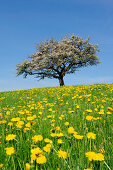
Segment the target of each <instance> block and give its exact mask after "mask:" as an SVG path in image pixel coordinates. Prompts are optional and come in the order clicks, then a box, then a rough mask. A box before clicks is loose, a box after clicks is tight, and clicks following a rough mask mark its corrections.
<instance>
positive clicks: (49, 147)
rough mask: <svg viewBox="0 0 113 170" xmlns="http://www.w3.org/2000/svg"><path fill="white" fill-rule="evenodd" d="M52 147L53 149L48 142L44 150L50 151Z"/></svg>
mask: <svg viewBox="0 0 113 170" xmlns="http://www.w3.org/2000/svg"><path fill="white" fill-rule="evenodd" d="M50 149H51V144H47V145H46V146H44V147H43V150H44V151H45V152H50Z"/></svg>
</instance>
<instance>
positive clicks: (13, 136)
mask: <svg viewBox="0 0 113 170" xmlns="http://www.w3.org/2000/svg"><path fill="white" fill-rule="evenodd" d="M15 137H16V135H13V134H9V135H8V136H6V140H8V141H9V140H13V139H15Z"/></svg>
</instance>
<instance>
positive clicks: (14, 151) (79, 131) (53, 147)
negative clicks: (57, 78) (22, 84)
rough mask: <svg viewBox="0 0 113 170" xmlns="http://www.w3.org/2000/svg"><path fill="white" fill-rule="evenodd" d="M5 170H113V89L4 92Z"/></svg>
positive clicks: (0, 157) (0, 131) (1, 137)
mask: <svg viewBox="0 0 113 170" xmlns="http://www.w3.org/2000/svg"><path fill="white" fill-rule="evenodd" d="M0 168H1V169H3V170H6V169H7V170H29V169H31V170H68V169H69V170H112V169H113V84H112V83H110V84H96V85H87V86H86V85H79V86H65V87H51V88H37V89H36V88H35V89H26V90H18V91H7V92H0Z"/></svg>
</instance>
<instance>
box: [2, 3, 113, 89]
mask: <svg viewBox="0 0 113 170" xmlns="http://www.w3.org/2000/svg"><path fill="white" fill-rule="evenodd" d="M67 33H69V34H72V33H74V34H75V35H78V36H81V37H83V39H86V38H87V37H88V36H90V37H91V40H90V42H91V43H94V44H98V45H99V49H100V52H99V53H98V56H99V58H100V61H101V64H100V65H98V66H92V67H87V68H81V69H80V71H78V72H76V73H75V74H72V75H67V76H65V78H64V81H65V85H67V86H68V85H78V84H94V83H113V0H1V1H0V91H7V90H18V89H28V88H35V87H47V86H58V85H59V82H58V80H56V79H45V80H42V81H37V80H36V79H34V78H33V77H28V78H27V79H24V78H23V77H22V76H19V77H16V64H18V63H21V62H23V60H25V59H26V58H27V57H28V56H29V55H31V54H32V53H34V52H35V50H36V48H35V44H34V43H36V42H40V41H42V40H45V39H47V38H50V37H51V36H53V37H54V38H56V39H58V40H60V38H63V37H64V36H65V34H67Z"/></svg>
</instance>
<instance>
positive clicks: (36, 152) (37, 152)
mask: <svg viewBox="0 0 113 170" xmlns="http://www.w3.org/2000/svg"><path fill="white" fill-rule="evenodd" d="M31 153H32V154H35V155H40V154H43V151H42V150H41V149H40V148H39V147H37V148H34V149H31Z"/></svg>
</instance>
